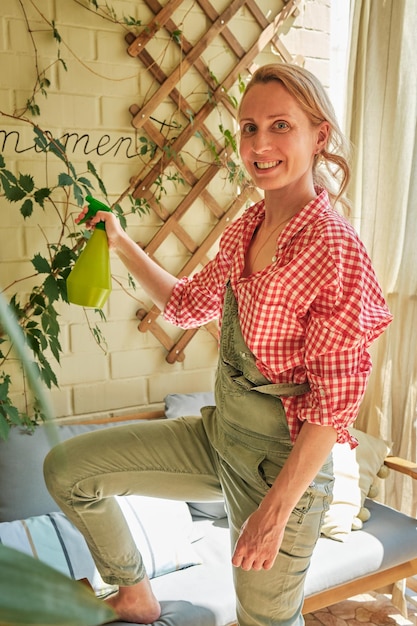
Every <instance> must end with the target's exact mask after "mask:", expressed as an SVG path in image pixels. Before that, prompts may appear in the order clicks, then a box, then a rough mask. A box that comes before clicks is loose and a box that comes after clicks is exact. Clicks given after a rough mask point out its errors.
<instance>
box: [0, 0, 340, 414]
mask: <svg viewBox="0 0 417 626" xmlns="http://www.w3.org/2000/svg"><path fill="white" fill-rule="evenodd" d="M24 4H25V7H26V9H27V10H28V12H29V16H30V23H31V27H32V28H33V29H34V30H35V31H36V32H35V37H36V42H37V46H38V50H39V52H40V63H41V66H42V67H46V66H48V65H49V63H52V62H54V61H55V60H56V51H57V44H56V42H55V41H54V40H53V39H52V38H51V35H50V33H48V32H47V31H46V30H45V24H44V23H43V22H42V20H41V18H40V16H39V14H38V13H37V12H36V11H35V10H34V8H33V7H32V5H31V4H30V3H26V2H25V3H24ZM108 4H109V5H110V6H112V7H113V8H114V9H115V11H116V13H117V14H119V15H134V16H136V17H138V18H139V17H140V18H141V19H142V21H143V23H147V21H148V20H149V19H150V17H151V14H150V12H149V9H147V8H146V6H145V5H144V4H143V3H142V2H141V0H135V1H132V2H126V1H124V0H111V1H110V2H109V3H108ZM217 4H219V6H218V7H217V10H218V11H220V10H222V8H224V5H225V4H226V3H224V2H221V3H214V6H217ZM258 4H259V6H260V7H261V9H263V10H264V11H265V13H267V11H268V10H269V9H271V12H272V14H273V13H274V11H275V10H276V9H274V8H271V7H276V6H277V4H278V3H275V0H274V1H273V2H271V1H269V0H268V1H267V0H258ZM36 6H37V7H38V8H39V10H40V12H41V13H43V14H44V15H45V16H46V17H47V18H48V19H50V20H52V19H54V20H55V22H56V26H57V29H58V31H59V32H60V34H61V36H62V38H63V40H64V44H62V45H61V55H62V58H63V59H64V60H65V63H66V65H67V67H68V71H67V72H66V71H64V69H63V68H62V66H60V65H59V64H55V65H53V66H52V68H51V70H50V71H48V78H49V80H50V81H51V86H50V88H49V89H48V95H47V98H42V97H41V96H38V97H37V101H38V103H39V106H40V109H41V115H40V117H39V119H36V120H34V121H36V123H38V124H39V125H40V127H41V128H43V129H49V130H50V131H51V132H52V133H53V134H54V135H55V136H60V135H62V134H64V133H78V134H79V136H81V135H82V134H83V133H88V135H89V138H90V144H89V147H90V149H91V147H93V146H94V145H97V142H99V141H100V138H103V137H105V136H106V135H108V136H109V138H110V139H109V140H108V141H109V143H108V144H106V139H102V140H101V142H102V143H101V152H102V154H101V155H97V154H94V153H91V154H89V155H85V154H84V153H83V150H82V142H80V143H79V144H78V145H77V147H76V148H74V145H75V144H74V137H73V138H72V140H69V144H68V146H69V150H70V151H72V154H70V158H71V160H72V161H73V163H74V164H75V166H76V168H77V169H79V170H80V171H81V170H83V169H85V163H86V160H87V159H94V164H95V166H96V168H97V170H98V172H99V174H100V176H101V177H102V178H103V180H104V181H105V184H106V186H107V190H108V192H109V193H110V194H111V197H112V198H113V199H116V197H117V196H118V195H119V194H120V193H121V192H122V191H123V190H124V188H125V187H126V186H127V182H128V180H129V178H130V177H131V176H134V175H135V174H136V173H137V162H135V159H129V158H127V156H126V152H125V150H123V149H122V148H120V150H119V152H118V154H114V151H109V150H108V148H109V147H110V145H114V144H115V142H117V141H118V140H119V139H120V138H122V137H126V138H130V139H131V140H132V141H134V139H135V132H134V129H133V128H132V126H131V115H130V113H129V106H130V105H132V104H134V103H139V102H140V94H143V91H144V90H146V89H148V88H149V86H151V81H150V80H149V78H148V77H147V75H146V72H145V70H144V69H143V67H142V65H141V64H140V63H139V62H138V61H137V60H136V59H133V58H131V57H130V56H129V55H128V54H127V52H126V48H127V46H126V43H125V41H124V32H123V30H122V29H121V28H120V27H119V26H116V25H113V24H111V23H110V22H109V21H106V20H103V19H100V18H99V17H97V15H96V14H95V11H94V10H91V11H87V10H86V9H84V8H82V6H81V5H80V4H78V3H77V2H74V1H72V0H65V1H64V2H63V1H60V0H38V1H37V2H36ZM186 8H187V11H188V10H189V12H188V13H187V11H185V10H184V9H185V5H184V7H183V9H182V11H183V14H184V16H186V22H185V24H184V29H186V28H188V27H187V23H190V24H191V23H192V24H193V28H194V29H195V30H194V35H195V36H197V34H198V33H197V30H198V29H201V30H202V31H203V30H204V28H205V21H206V20H205V18H204V17H202V15H201V10H200V9H199V7H198V5H197V3H195V4H194V3H192V2H191V1H189V2H187V7H186ZM180 13H181V11H179V12H178V13H177V15H176V18H178V16H179V15H180ZM193 20H194V21H193ZM237 25H238V27H239V28H238V30H239V38H240V40H241V41H242V42H245V41H248V42H250V41H253V40H254V39H256V37H257V31H254V30H253V24H252V20H251V17H250V15H249V13H248V12H247V11H245V10H244V11H242V12H241V14H239V18H238V21H237V22H236V25H235V28H237ZM283 30H284V32H283V41H284V43H285V44H286V46H287V47H288V49H289V50H290V52H291V53H292V54H294V55H305V57H306V67H308V68H310V69H312V70H313V71H316V72H317V73H318V75H319V77H320V78H321V79H322V80H323V81H324V82H325V84H328V78H329V30H330V0H327V1H326V0H305V1H304V2H303V3H302V5H301V10H300V14H299V16H298V17H297V18H296V20H295V22H294V26H293V28H291V29H289V30H288V29H287V28H285V29H283ZM0 32H1V33H2V34H3V36H2V37H0V62H1V68H2V88H1V89H0V110H1V111H2V112H4V113H11V112H12V111H13V110H14V109H21V108H22V107H23V106H24V103H25V101H26V99H27V98H28V97H29V96H30V94H31V91H32V87H33V84H34V76H35V75H34V55H33V49H32V47H31V43H30V38H29V36H28V32H27V27H26V24H25V22H24V19H23V14H22V11H21V8H20V3H19V2H18V0H7V2H2V3H0ZM184 32H185V30H184ZM189 38H190V39H191V35H190V37H189ZM152 51H153V54H154V55H155V56H156V55H157V54H158V52H159V53H161V50H159V51H158V45H157V44H152ZM222 54H223V57H222ZM210 57H211V61H210V67H212V68H213V70H214V71H215V72H216V71H217V70H218V69H219V70H220V66H221V65H222V64H223V65H224V64H225V63H231V64H233V59H231V57H230V58H229V56H227V58H226V57H224V52H223V47H222V42H221V40H220V39H218V40H216V42H215V44H214V46H213V49H212V50H211V52H210V54H208V55H207V58H210ZM276 60H277V57H276V55H275V54H274V53H273V51H271V50H270V48H269V47H268V49H267V50H266V51H264V52H263V53H262V54H261V55H260V56H259V59H258V61H259V63H266V62H274V61H276ZM176 62H177V60H176V54H175V52H173V51H172V52H170V54H169V55H167V57H166V59H165V60H164V64H165V65H167V66H170V65H173V64H174V65H175V64H176ZM219 64H220V65H219ZM190 76H191V75H190ZM187 80H189V81H190V92H191V91H192V81H191V78H189V77H187ZM200 97H201V95H198V94H195V95H194V99H193V102H197V101H198V99H199V98H200ZM2 130H4V131H6V132H10V131H13V130H17V131H19V132H20V134H21V138H20V144H19V146H18V148H19V150H20V149H24V148H29V147H30V146H32V145H33V137H32V131H31V130H30V128H28V127H27V126H25V125H24V124H23V123H19V122H17V121H15V120H13V119H10V118H7V117H6V116H3V115H1V116H0V131H2ZM3 139H4V135H2V134H0V149H1V147H2V145H3ZM14 140H15V138H13V136H11V137H9V139H8V141H7V142H6V145H5V150H4V156H5V158H6V161H7V164H8V166H9V167H13V168H15V170H16V171H17V170H21V171H23V172H25V173H32V174H33V175H34V176H35V177H36V179H37V180H43V179H45V180H49V182H51V180H53V177H54V176H56V174H57V173H59V172H60V171H61V170H62V167H61V164H60V163H56V162H53V161H52V160H50V161H49V163H48V168H47V169H46V168H45V162H44V160H43V158H41V157H40V155H38V154H36V152H35V151H34V150H33V149H31V150H25V151H23V152H20V153H18V152H17V151H16V150H15V141H14ZM223 184H224V183H222V182H221V181H220V179H219V180H216V182H214V183H211V186H210V190H211V192H212V193H217V195H219V194H225V193H226V192H227V190H225V188H224V187H223ZM177 193H181V190H178V191H177ZM168 205H169V203H168ZM0 207H1V211H2V217H3V219H2V221H1V223H0V249H1V257H0V285H1V286H2V288H4V287H5V286H6V285H9V284H10V283H12V282H13V281H16V280H18V279H19V278H22V277H24V276H27V275H28V274H30V273H31V266H30V264H29V259H30V258H31V257H32V256H33V254H34V253H35V252H36V251H38V250H43V254H44V253H45V248H44V246H45V238H44V235H43V232H42V231H44V232H45V233H46V234H47V236H48V238H52V239H53V237H54V232H55V231H56V229H57V224H56V223H55V221H54V218H52V217H51V214H50V213H46V212H42V211H41V210H39V209H36V215H35V217H34V218H32V219H29V220H26V221H24V220H23V218H22V217H21V216H20V215H19V212H18V207H17V206H12V205H10V204H8V203H6V201H5V200H4V198H0ZM74 213H77V209H76V207H74ZM210 219H211V216H210V214H209V212H208V211H207V210H206V209H205V208H204V206H202V205H201V206H199V205H198V204H196V211H195V213H194V214H187V217H186V220H187V228H190V232H192V235H193V236H194V237H198V235H199V233H200V234H201V236H203V235H204V232H205V231H204V224H205V222H210ZM129 224H130V227H129V232H130V233H131V235H132V236H133V237H134V239H135V240H140V241H142V242H146V241H148V240H149V239H150V238H151V237H152V235H153V234H154V232H155V229H156V228H157V226H158V224H159V221H158V219H157V218H156V217H155V216H154V215H150V216H146V217H144V218H143V219H142V220H140V221H138V220H136V221H135V220H129ZM162 255H163V259H164V262H166V263H167V266H168V267H170V268H172V269H173V270H175V269H176V268H177V267H178V266H181V265H182V264H183V262H184V258H183V257H182V256H181V255H183V250H182V246H181V245H179V244H178V242H177V241H176V240H175V238H172V239H170V240H169V242H168V243H167V245H166V246H164V249H163V251H160V252H159V253H158V256H159V258H160V257H161V256H162ZM28 268H29V269H28ZM112 271H113V273H114V274H115V275H117V277H118V279H119V278H120V279H121V280H123V281H124V280H125V276H126V273H125V271H124V268H123V267H122V265H121V263H120V262H119V261H118V259H116V258H113V257H112ZM29 288H30V281H29V282H28V283H24V284H22V285H19V286H18V287H16V289H21V290H22V292H23V293H25V292H27V291H28V289H29ZM149 304H150V303H149V300H148V299H147V298H146V295H145V294H144V293H143V292H142V290H141V289H140V288H139V287H138V288H137V290H136V291H130V295H127V294H126V293H125V292H124V291H123V290H122V289H121V288H120V287H119V286H118V285H117V284H116V283H114V289H113V292H112V294H111V296H110V300H109V301H108V303H107V305H106V306H105V314H106V316H107V322H102V321H101V320H100V318H99V317H98V316H97V315H96V314H95V313H94V312H92V311H88V312H86V313H85V312H84V311H83V310H82V309H81V308H80V307H76V306H73V305H72V306H69V305H65V304H60V305H59V307H58V308H59V314H60V318H59V319H60V323H61V327H62V335H61V343H62V346H63V350H64V354H63V355H62V360H61V364H60V365H57V366H56V368H55V371H56V373H57V376H58V379H59V384H60V388H59V389H53V390H52V391H51V393H50V396H51V399H52V403H53V407H54V412H55V414H56V416H57V417H64V416H72V415H79V416H81V415H89V414H105V415H107V414H109V415H110V414H115V413H126V412H129V411H130V412H132V411H135V410H137V409H139V408H143V407H146V406H147V405H149V404H152V405H154V404H156V405H158V404H159V403H161V402H162V400H163V397H164V396H165V395H166V394H167V393H171V392H192V391H205V390H208V389H211V388H212V387H213V381H214V372H215V366H216V360H217V346H216V341H215V340H214V339H213V337H212V336H211V335H210V334H209V333H207V332H206V331H200V332H199V333H198V334H197V336H196V337H195V338H194V339H193V341H192V342H191V343H190V345H189V346H188V348H187V349H186V358H185V360H184V361H183V362H182V363H175V364H174V365H169V364H168V363H167V362H166V360H165V356H166V351H165V349H164V348H163V347H162V346H161V345H160V343H159V342H158V341H157V340H156V339H155V337H153V336H152V335H151V334H150V333H140V332H139V331H138V330H137V325H138V321H137V319H136V316H135V314H136V311H137V309H138V308H139V307H142V306H146V307H149ZM87 320H89V324H90V325H91V326H94V324H96V323H97V324H98V325H99V326H100V328H101V330H102V332H103V334H104V336H105V338H106V342H107V348H106V346H104V349H102V348H100V347H99V346H97V344H96V343H95V341H94V340H93V338H92V336H91V332H90V330H89V324H88V323H87ZM163 327H164V330H166V332H168V333H169V334H170V336H172V337H175V336H177V335H178V333H179V331H178V330H177V329H173V328H171V327H169V328H168V327H167V325H163ZM203 354H204V358H202V355H203ZM13 368H14V371H17V372H18V368H16V366H13ZM13 368H12V369H13ZM22 385H23V383H19V384H18V385H17V386H16V388H15V389H14V398H16V399H17V400H18V401H19V403H22V404H23V402H24V400H23V396H22V389H23V386H22Z"/></svg>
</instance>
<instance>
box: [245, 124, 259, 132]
mask: <svg viewBox="0 0 417 626" xmlns="http://www.w3.org/2000/svg"><path fill="white" fill-rule="evenodd" d="M255 130H256V126H255V124H252V123H247V124H244V125H243V126H242V133H253V132H255Z"/></svg>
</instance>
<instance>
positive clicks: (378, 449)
mask: <svg viewBox="0 0 417 626" xmlns="http://www.w3.org/2000/svg"><path fill="white" fill-rule="evenodd" d="M349 432H350V433H351V434H352V435H353V436H354V437H356V438H357V440H358V441H359V445H358V446H357V447H356V448H354V449H353V450H352V449H351V448H350V446H349V444H348V443H344V444H339V443H338V444H336V445H335V446H334V448H333V469H334V476H335V481H334V486H333V500H332V503H331V504H330V507H329V510H328V511H327V512H326V513H325V515H324V521H323V526H322V529H321V532H322V534H323V535H325V536H326V537H329V538H330V539H336V541H346V540H347V539H348V537H349V534H350V532H351V530H352V529H353V528H355V527H357V523H356V522H357V516H358V514H359V512H360V510H361V508H362V507H363V505H364V502H365V498H366V497H367V496H368V493H369V490H370V488H371V485H372V484H373V483H374V481H375V479H376V476H377V474H378V471H379V470H380V468H381V466H382V465H383V463H384V459H385V457H386V456H387V454H388V452H389V449H390V447H389V446H388V444H387V443H386V442H385V441H383V440H382V439H378V438H377V437H373V436H372V435H368V434H367V433H364V432H362V431H360V430H357V429H355V428H349Z"/></svg>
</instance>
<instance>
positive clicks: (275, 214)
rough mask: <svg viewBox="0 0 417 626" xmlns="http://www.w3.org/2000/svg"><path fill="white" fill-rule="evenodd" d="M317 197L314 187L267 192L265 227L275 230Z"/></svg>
mask: <svg viewBox="0 0 417 626" xmlns="http://www.w3.org/2000/svg"><path fill="white" fill-rule="evenodd" d="M316 197H317V194H316V191H315V189H314V186H313V185H312V186H311V187H310V188H307V189H300V190H298V191H297V192H296V193H294V190H291V191H290V190H286V189H277V190H275V189H274V190H267V191H265V226H267V227H268V228H273V227H274V226H276V225H277V224H278V223H279V222H282V221H283V220H285V219H286V218H288V219H291V217H293V216H294V215H296V214H297V213H299V211H301V209H303V208H304V207H305V206H306V204H308V203H309V202H311V201H312V200H314V198H316Z"/></svg>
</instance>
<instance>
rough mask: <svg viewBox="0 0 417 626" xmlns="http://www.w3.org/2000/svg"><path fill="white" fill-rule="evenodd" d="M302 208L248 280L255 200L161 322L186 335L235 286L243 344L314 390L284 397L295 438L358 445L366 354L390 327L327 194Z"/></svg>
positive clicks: (262, 367) (365, 261) (271, 369)
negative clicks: (328, 436) (311, 435)
mask: <svg viewBox="0 0 417 626" xmlns="http://www.w3.org/2000/svg"><path fill="white" fill-rule="evenodd" d="M318 191H319V195H318V196H317V197H316V198H315V199H314V200H313V201H311V202H310V203H309V204H308V205H307V206H305V207H304V208H303V209H302V210H301V211H300V212H299V213H298V214H297V215H295V216H294V217H293V218H292V219H291V221H290V222H289V223H288V224H287V226H286V227H285V229H284V230H283V231H282V233H281V234H280V235H279V237H278V239H277V247H276V256H275V257H274V259H276V260H274V261H273V262H272V264H271V265H270V266H268V267H266V268H265V269H264V270H262V271H260V272H256V273H255V274H253V275H251V276H249V277H246V278H245V277H243V276H242V273H243V269H244V265H245V253H246V250H247V248H248V246H249V243H250V241H251V238H252V236H253V234H254V232H255V229H256V227H257V226H258V225H259V224H260V223H261V222H262V220H263V219H264V217H265V208H264V202H263V201H261V202H258V203H257V204H255V205H253V206H252V207H250V208H249V209H247V210H246V211H245V213H244V214H243V215H242V216H241V217H240V218H238V219H236V220H235V221H234V222H232V223H231V225H230V226H229V227H228V228H227V229H226V230H225V231H224V233H223V235H222V238H221V240H220V245H219V252H218V253H217V255H216V257H215V258H214V259H213V260H212V261H210V262H209V263H208V264H207V265H206V266H205V267H204V268H203V269H202V270H201V271H200V272H199V273H197V274H196V275H195V276H193V277H192V278H187V277H186V278H182V279H180V280H179V282H178V283H177V284H176V286H175V287H174V290H173V292H172V295H171V298H170V300H169V302H168V304H167V306H166V309H165V311H164V317H165V318H166V319H167V320H169V321H170V322H172V323H173V324H176V325H177V326H181V327H183V328H193V327H197V326H200V325H203V324H205V323H207V322H209V321H210V320H213V319H215V318H219V320H220V324H221V316H222V307H223V299H224V295H225V290H226V285H227V283H228V281H230V284H231V287H232V289H233V292H234V294H235V297H236V299H237V303H238V309H239V321H240V326H241V330H242V334H243V337H244V340H245V342H246V345H247V346H248V348H249V349H250V350H251V352H252V353H253V354H254V356H255V359H256V364H257V367H258V368H259V371H260V372H261V373H262V374H263V375H264V376H265V377H266V378H267V379H268V380H269V381H271V382H273V383H288V382H291V383H305V382H306V381H308V382H309V384H310V391H309V392H308V393H306V394H304V395H302V396H292V397H289V398H282V401H283V403H284V407H285V411H286V416H287V420H288V425H289V429H290V433H291V438H292V440H293V441H295V439H296V437H297V434H298V432H299V430H300V426H301V423H302V422H303V421H304V420H307V421H309V422H311V423H314V424H321V425H327V426H329V425H331V426H333V427H334V428H335V429H336V430H337V433H338V439H337V440H338V441H339V442H340V443H343V442H345V441H349V442H350V443H351V445H352V446H354V445H355V441H354V440H353V439H352V437H351V436H350V435H349V432H348V431H347V427H348V426H350V425H351V424H352V423H353V421H354V420H355V418H356V416H357V413H358V409H359V405H360V402H361V400H362V397H363V394H364V392H365V388H366V384H367V381H368V378H369V374H370V371H371V359H370V355H369V352H368V347H369V345H370V344H371V342H372V341H373V340H374V339H376V338H377V337H378V335H380V334H381V333H382V332H383V331H384V330H385V328H386V327H387V326H388V324H389V323H390V321H391V319H392V316H391V314H390V313H389V311H388V308H387V306H386V303H385V300H384V298H383V296H382V293H381V288H380V286H379V284H378V281H377V279H376V277H375V273H374V270H373V268H372V265H371V262H370V259H369V257H368V254H367V252H366V250H365V248H364V246H363V244H362V242H361V241H360V239H359V237H358V235H357V233H356V232H355V230H354V229H353V227H352V226H351V225H350V224H349V222H348V221H347V220H346V219H345V218H343V217H342V216H340V215H339V214H338V213H337V212H336V211H335V210H334V209H332V207H331V205H330V203H329V198H328V194H327V192H326V191H325V190H318Z"/></svg>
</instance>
